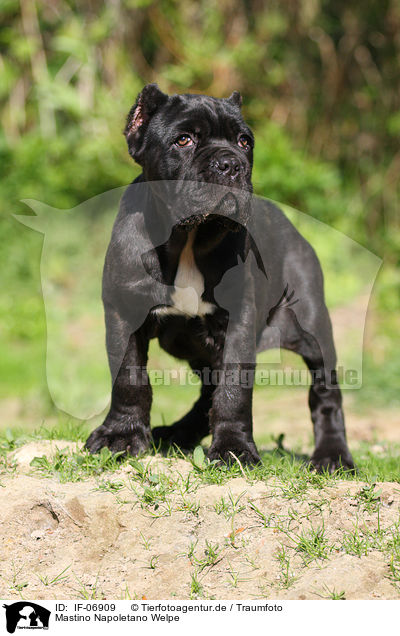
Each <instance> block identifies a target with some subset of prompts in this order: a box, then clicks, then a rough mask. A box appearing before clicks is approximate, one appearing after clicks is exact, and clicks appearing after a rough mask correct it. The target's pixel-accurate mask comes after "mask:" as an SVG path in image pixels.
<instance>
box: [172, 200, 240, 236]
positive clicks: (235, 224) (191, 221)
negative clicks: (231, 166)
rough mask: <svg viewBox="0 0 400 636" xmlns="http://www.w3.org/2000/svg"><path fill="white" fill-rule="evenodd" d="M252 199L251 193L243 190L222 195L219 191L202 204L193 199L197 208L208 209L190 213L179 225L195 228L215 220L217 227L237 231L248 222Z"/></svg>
mask: <svg viewBox="0 0 400 636" xmlns="http://www.w3.org/2000/svg"><path fill="white" fill-rule="evenodd" d="M250 200H251V193H249V192H243V191H242V192H241V194H239V195H238V194H237V193H235V194H234V193H232V192H225V193H223V195H222V196H221V194H220V193H218V196H217V197H212V196H210V197H209V199H208V201H203V203H202V205H198V202H196V203H197V205H196V204H195V201H194V200H193V199H192V201H191V203H192V204H194V205H193V207H194V208H195V209H196V208H197V210H198V209H199V208H200V209H206V211H205V212H202V211H198V212H197V211H196V212H195V213H194V214H189V215H188V216H187V217H185V218H183V219H181V220H180V221H179V223H178V225H179V226H180V227H185V228H194V227H198V226H199V225H204V224H206V223H209V222H210V221H213V223H215V224H216V226H217V227H220V228H225V229H229V230H233V231H236V230H237V229H238V228H239V227H240V226H241V225H245V224H246V221H247V218H248V212H249V205H250ZM193 207H192V209H193Z"/></svg>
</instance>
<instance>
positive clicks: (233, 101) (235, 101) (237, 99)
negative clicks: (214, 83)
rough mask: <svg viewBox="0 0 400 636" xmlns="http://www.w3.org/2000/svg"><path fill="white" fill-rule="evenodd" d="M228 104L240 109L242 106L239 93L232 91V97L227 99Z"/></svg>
mask: <svg viewBox="0 0 400 636" xmlns="http://www.w3.org/2000/svg"><path fill="white" fill-rule="evenodd" d="M228 102H231V104H233V105H234V106H237V107H238V108H240V107H241V105H242V96H241V94H240V93H239V91H233V93H232V95H231V96H230V97H228Z"/></svg>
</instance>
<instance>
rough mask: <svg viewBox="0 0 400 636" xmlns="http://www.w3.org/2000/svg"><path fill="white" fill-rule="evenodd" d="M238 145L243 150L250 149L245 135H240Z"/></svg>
mask: <svg viewBox="0 0 400 636" xmlns="http://www.w3.org/2000/svg"><path fill="white" fill-rule="evenodd" d="M238 145H239V146H240V147H241V148H244V149H245V150H248V149H249V148H250V147H251V142H250V139H249V137H247V135H240V137H239V139H238Z"/></svg>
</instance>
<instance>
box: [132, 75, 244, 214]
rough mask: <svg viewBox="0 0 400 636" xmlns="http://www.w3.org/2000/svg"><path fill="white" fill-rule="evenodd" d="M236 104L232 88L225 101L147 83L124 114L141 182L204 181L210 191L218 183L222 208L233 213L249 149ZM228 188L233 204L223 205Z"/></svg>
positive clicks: (188, 191)
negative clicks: (169, 92) (169, 91)
mask: <svg viewBox="0 0 400 636" xmlns="http://www.w3.org/2000/svg"><path fill="white" fill-rule="evenodd" d="M240 106H241V97H240V94H239V93H238V92H236V91H235V92H234V93H232V95H231V96H230V97H228V98H226V99H217V98H214V97H207V96H205V95H171V96H169V95H166V94H165V93H163V92H162V91H160V89H159V88H158V86H157V85H156V84H148V85H147V86H145V87H144V89H143V90H142V92H141V93H140V94H139V95H138V97H137V100H136V103H135V104H134V106H133V107H132V108H131V110H130V112H129V115H128V118H127V123H126V127H125V131H124V134H125V137H126V140H127V143H128V148H129V154H130V155H131V156H132V157H133V159H134V160H135V161H137V163H139V164H140V165H141V166H142V168H143V175H144V178H145V180H146V181H152V182H153V181H171V180H174V181H176V182H179V183H183V182H186V184H188V182H191V183H194V182H196V183H202V184H205V183H206V184H213V186H214V190H215V187H218V186H221V188H220V191H221V192H223V193H224V194H227V196H223V197H222V198H223V199H224V201H225V203H224V206H225V209H226V210H227V211H228V212H229V209H232V211H233V212H232V216H234V215H235V214H236V215H237V208H238V206H239V208H241V209H242V208H243V205H244V202H245V201H247V200H248V199H249V197H250V196H251V192H252V185H251V170H252V165H253V147H254V137H253V134H252V132H251V130H250V128H249V127H248V126H247V124H246V123H245V121H244V119H243V117H242V115H241V112H240ZM203 190H204V191H205V188H203ZM231 191H233V198H234V200H235V201H234V204H233V203H232V201H229V202H228V203H226V201H227V200H229V193H230V192H231ZM185 192H186V194H188V195H189V199H191V198H192V199H193V196H192V195H193V188H190V187H188V185H187V186H186V190H185ZM191 204H193V200H192V201H191ZM203 205H204V201H203ZM222 213H224V212H222ZM239 216H240V215H239ZM238 220H239V218H238Z"/></svg>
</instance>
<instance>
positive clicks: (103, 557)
mask: <svg viewBox="0 0 400 636" xmlns="http://www.w3.org/2000/svg"><path fill="white" fill-rule="evenodd" d="M57 447H58V448H66V449H68V448H69V449H71V450H75V449H76V445H75V444H72V443H70V442H35V443H31V444H27V445H25V446H23V447H22V448H20V449H18V450H17V451H16V452H14V454H13V457H11V458H10V461H15V462H17V466H18V468H17V471H16V472H15V473H14V474H9V475H5V476H3V477H1V480H0V485H1V486H2V487H1V488H0V510H1V518H0V546H1V547H0V549H1V555H2V558H1V562H0V598H15V597H21V596H22V597H23V598H28V599H53V598H65V599H67V598H78V597H86V598H107V599H118V598H143V597H144V598H147V599H174V598H175V599H176V598H178V599H188V598H191V597H192V598H216V599H251V598H262V597H264V598H265V597H266V598H269V599H280V598H282V599H284V598H287V599H318V598H332V597H337V596H339V597H341V598H346V599H394V598H400V592H399V589H398V587H397V585H398V584H397V583H396V581H395V580H393V568H392V569H391V568H390V556H389V552H388V546H390V545H391V544H390V542H392V543H393V541H395V540H396V536H397V535H396V528H397V525H396V524H398V522H399V507H400V487H399V485H398V484H391V483H385V484H376V485H375V489H376V492H377V495H376V497H372V498H371V497H369V498H368V497H365V496H363V494H362V493H363V490H362V489H363V486H364V484H361V483H360V482H345V481H335V482H332V485H331V486H329V487H323V488H316V487H307V488H306V489H305V490H304V491H302V492H300V491H298V492H296V489H293V488H292V487H291V485H290V484H285V483H281V482H279V481H277V480H275V479H274V478H271V479H269V480H268V481H267V482H252V483H249V482H248V481H247V480H246V479H245V478H244V477H243V478H236V479H232V480H230V481H228V482H227V483H225V484H224V485H214V484H212V485H210V484H204V483H201V482H199V481H198V480H197V477H196V471H195V470H194V469H193V466H192V465H191V464H190V463H189V462H188V461H185V460H183V459H182V460H176V459H175V460H169V459H164V458H159V457H153V458H147V459H145V460H142V464H143V466H146V467H147V472H146V475H147V477H146V478H145V479H138V477H137V474H136V473H135V471H134V470H133V469H132V468H131V467H130V466H123V467H122V468H121V469H120V470H118V471H117V472H112V473H108V474H103V475H101V476H99V477H98V478H96V479H94V478H91V479H88V480H87V481H83V482H77V483H60V482H58V481H57V480H56V479H55V478H44V477H40V476H37V475H35V474H34V473H32V468H31V467H30V465H29V464H30V462H31V460H32V459H33V457H35V456H40V455H43V454H46V455H47V456H48V457H51V456H52V453H54V452H55V450H56V448H57ZM160 476H161V477H160ZM110 484H111V485H110ZM112 484H114V486H112ZM161 484H163V487H165V488H166V489H167V490H166V492H167V494H166V495H165V497H160V498H159V499H157V497H155V496H154V492H156V493H157V489H158V491H159V490H160V488H161ZM168 484H173V487H172V488H171V489H169V490H168ZM107 488H108V490H107ZM110 490H111V491H110ZM360 493H361V495H360ZM367 500H368V501H367ZM378 500H379V506H378V505H377V502H378ZM363 502H364V503H363ZM366 502H367V503H366ZM397 532H398V528H397ZM363 542H364V543H363ZM355 546H356V547H355ZM357 552H358V553H357Z"/></svg>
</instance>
